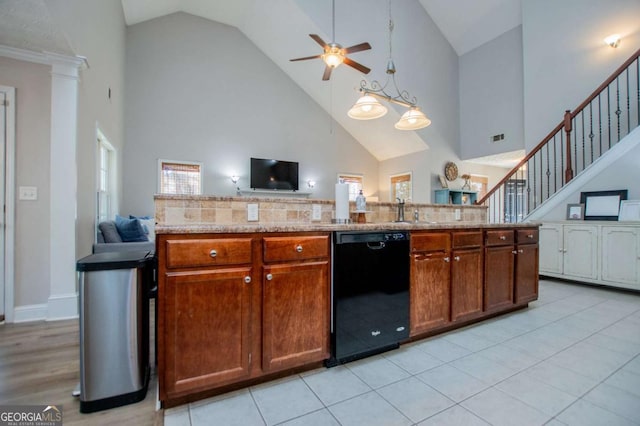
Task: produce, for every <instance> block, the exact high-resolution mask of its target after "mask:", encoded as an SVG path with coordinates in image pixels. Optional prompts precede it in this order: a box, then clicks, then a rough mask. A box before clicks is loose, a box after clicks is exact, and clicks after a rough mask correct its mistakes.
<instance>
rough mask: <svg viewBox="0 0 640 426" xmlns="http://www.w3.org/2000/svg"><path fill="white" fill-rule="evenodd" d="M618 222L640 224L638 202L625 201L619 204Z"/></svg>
mask: <svg viewBox="0 0 640 426" xmlns="http://www.w3.org/2000/svg"><path fill="white" fill-rule="evenodd" d="M618 220H619V221H620V222H640V200H626V201H621V202H620V215H619V216H618Z"/></svg>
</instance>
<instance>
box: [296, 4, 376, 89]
mask: <svg viewBox="0 0 640 426" xmlns="http://www.w3.org/2000/svg"><path fill="white" fill-rule="evenodd" d="M332 13H333V24H332V30H333V34H332V36H333V37H332V40H335V38H336V2H335V0H333V2H332ZM309 37H311V38H312V39H313V40H315V42H316V43H318V44H319V45H320V46H322V48H323V49H324V53H322V54H321V55H314V56H305V57H304V58H295V59H290V61H291V62H295V61H306V60H307V59H317V58H320V59H322V60H323V61H324V63H325V64H326V67H325V69H324V74H322V80H325V81H326V80H329V78H331V71H333V69H334V68H336V67H337V66H338V65H340V64H342V63H345V64H346V65H349V66H350V67H351V68H355V69H357V70H358V71H360V72H362V73H364V74H369V72H370V71H371V69H370V68H367V67H365V66H364V65H362V64H360V63H358V62H356V61H354V60H352V59H349V58H348V57H347V54H349V53H355V52H361V51H363V50H369V49H371V45H370V44H369V43H366V42H365V43H360V44H356V45H354V46H351V47H342V46H341V45H339V44H338V43H336V42H335V41H332V42H331V43H325V41H324V40H322V38H320V36H319V35H317V34H309Z"/></svg>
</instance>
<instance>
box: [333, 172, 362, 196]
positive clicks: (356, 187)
mask: <svg viewBox="0 0 640 426" xmlns="http://www.w3.org/2000/svg"><path fill="white" fill-rule="evenodd" d="M362 178H363V176H362V175H348V174H344V173H341V174H338V182H342V183H347V184H349V201H355V200H356V197H357V196H358V194H359V193H360V191H361V190H362Z"/></svg>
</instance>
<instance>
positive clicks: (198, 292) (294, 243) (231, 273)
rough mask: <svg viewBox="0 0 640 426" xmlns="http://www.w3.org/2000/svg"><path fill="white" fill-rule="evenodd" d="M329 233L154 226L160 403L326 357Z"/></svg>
mask: <svg viewBox="0 0 640 426" xmlns="http://www.w3.org/2000/svg"><path fill="white" fill-rule="evenodd" d="M329 242H330V241H329V235H328V234H327V233H324V234H319V235H306V234H305V235H303V236H301V235H294V234H284V235H281V234H280V235H279V236H274V237H264V238H263V235H259V234H250V235H246V236H217V235H214V234H211V235H200V236H198V235H197V234H195V235H159V236H158V240H157V255H158V258H159V259H160V261H159V271H158V272H159V283H158V309H159V315H158V343H159V344H158V347H159V352H158V364H159V382H160V399H161V400H162V401H163V402H166V401H171V400H179V399H180V398H184V397H187V396H189V395H193V394H195V393H202V392H207V391H211V390H214V389H217V388H221V387H224V386H227V385H232V384H235V383H238V382H242V381H245V380H249V379H255V378H258V377H260V376H263V375H265V374H270V373H273V372H276V371H282V370H286V369H291V368H295V367H300V366H303V365H306V364H310V363H313V362H319V361H322V360H324V359H326V358H328V357H329V333H330V330H329V325H330V320H329V314H330V303H329V300H330V287H329V285H330V280H329V268H330V267H329V265H330V262H329V254H330V247H329Z"/></svg>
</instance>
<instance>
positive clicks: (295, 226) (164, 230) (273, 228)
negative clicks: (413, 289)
mask: <svg viewBox="0 0 640 426" xmlns="http://www.w3.org/2000/svg"><path fill="white" fill-rule="evenodd" d="M539 225H540V223H538V222H523V223H504V224H493V223H473V222H439V223H436V222H383V223H349V224H334V223H256V224H246V225H216V224H191V225H184V224H183V225H156V228H155V232H156V234H209V233H211V234H222V233H265V232H331V231H378V230H392V231H395V230H398V231H400V230H406V231H418V230H431V229H477V228H484V229H492V228H497V229H500V228H527V227H529V228H530V227H537V226H539Z"/></svg>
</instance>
